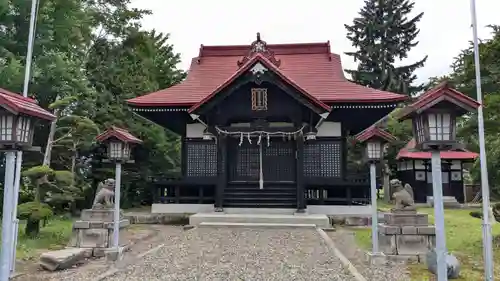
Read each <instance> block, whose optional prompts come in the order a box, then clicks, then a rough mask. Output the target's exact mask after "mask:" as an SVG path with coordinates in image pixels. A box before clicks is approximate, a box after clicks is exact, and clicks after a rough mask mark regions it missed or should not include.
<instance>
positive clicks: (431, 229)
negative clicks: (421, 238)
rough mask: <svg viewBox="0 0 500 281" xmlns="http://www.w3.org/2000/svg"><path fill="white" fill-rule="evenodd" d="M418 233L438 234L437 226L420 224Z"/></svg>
mask: <svg viewBox="0 0 500 281" xmlns="http://www.w3.org/2000/svg"><path fill="white" fill-rule="evenodd" d="M417 233H418V234H421V235H436V228H435V227H434V226H430V225H429V226H418V227H417Z"/></svg>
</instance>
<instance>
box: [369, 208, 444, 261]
mask: <svg viewBox="0 0 500 281" xmlns="http://www.w3.org/2000/svg"><path fill="white" fill-rule="evenodd" d="M384 221H385V222H384V223H380V224H379V227H378V229H379V233H378V236H379V243H380V251H381V252H383V253H384V254H386V255H387V256H389V257H390V258H393V259H394V258H397V259H407V260H417V261H419V262H422V261H423V260H424V259H425V255H426V254H427V252H428V251H429V250H430V249H432V248H434V247H435V245H436V229H435V228H434V226H432V225H429V218H428V215H427V214H421V213H417V211H393V212H390V213H387V214H385V215H384ZM396 256H397V257H396Z"/></svg>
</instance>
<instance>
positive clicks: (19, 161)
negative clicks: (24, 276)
mask: <svg viewBox="0 0 500 281" xmlns="http://www.w3.org/2000/svg"><path fill="white" fill-rule="evenodd" d="M22 164H23V152H22V151H20V150H19V151H17V156H16V169H15V177H14V193H13V194H12V203H13V204H14V207H13V208H12V224H13V226H12V245H11V249H10V250H11V253H12V254H11V260H10V266H9V268H10V271H11V274H14V272H15V270H16V246H17V235H18V230H19V220H18V219H17V204H18V202H19V186H20V182H21V167H22Z"/></svg>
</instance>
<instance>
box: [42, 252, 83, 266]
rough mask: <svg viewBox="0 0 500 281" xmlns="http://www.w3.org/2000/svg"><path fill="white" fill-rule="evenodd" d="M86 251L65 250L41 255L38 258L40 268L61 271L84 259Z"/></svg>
mask: <svg viewBox="0 0 500 281" xmlns="http://www.w3.org/2000/svg"><path fill="white" fill-rule="evenodd" d="M87 251H88V249H80V248H67V249H63V250H58V251H51V252H46V253H43V254H42V255H41V256H40V261H39V263H40V266H41V267H42V268H44V269H45V270H48V271H56V270H62V269H67V268H70V267H72V266H73V265H75V264H77V263H78V262H80V261H81V260H83V259H85V255H86V253H87Z"/></svg>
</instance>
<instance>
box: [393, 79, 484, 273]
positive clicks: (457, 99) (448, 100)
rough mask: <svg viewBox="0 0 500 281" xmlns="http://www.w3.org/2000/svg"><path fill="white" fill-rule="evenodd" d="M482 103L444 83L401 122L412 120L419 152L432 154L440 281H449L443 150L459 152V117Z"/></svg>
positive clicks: (414, 105)
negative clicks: (442, 170)
mask: <svg viewBox="0 0 500 281" xmlns="http://www.w3.org/2000/svg"><path fill="white" fill-rule="evenodd" d="M478 107H479V103H478V102H477V101H476V100H474V99H472V98H470V97H468V96H466V95H464V94H462V93H460V92H459V91H457V90H455V89H453V88H451V87H450V86H449V84H448V83H446V82H443V83H441V84H439V85H438V86H436V87H435V88H433V89H431V90H429V91H427V92H425V93H424V94H422V95H421V96H420V97H419V98H418V99H417V101H415V102H414V103H412V104H411V105H409V106H407V107H405V108H403V109H402V111H401V113H400V114H399V116H398V120H399V121H403V120H407V119H412V121H413V134H414V137H415V141H416V148H418V149H420V150H423V151H430V152H431V166H432V192H433V194H432V202H433V205H434V217H435V219H434V222H435V226H436V256H437V277H438V280H447V276H448V273H447V266H446V255H447V253H446V238H445V232H444V228H445V226H444V206H443V182H442V174H441V150H450V149H455V148H458V147H459V145H458V143H457V141H456V138H455V136H456V117H458V116H461V115H463V114H466V113H469V112H473V111H476V110H477V108H478Z"/></svg>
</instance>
